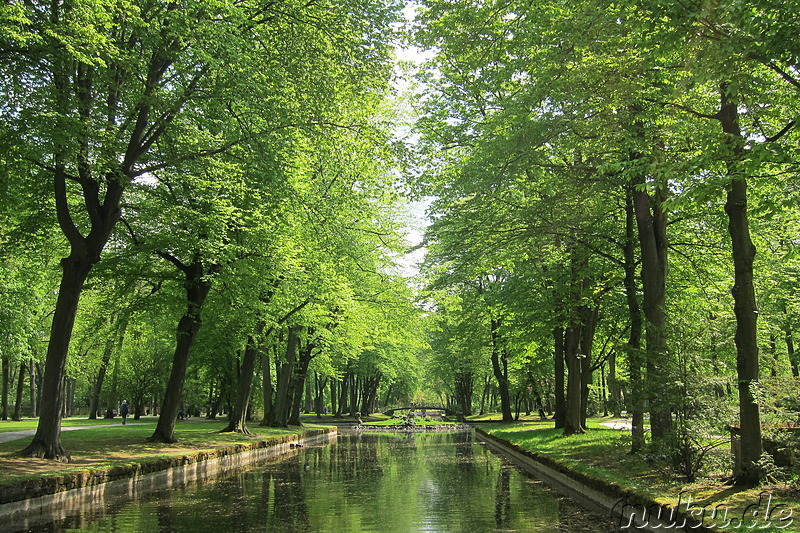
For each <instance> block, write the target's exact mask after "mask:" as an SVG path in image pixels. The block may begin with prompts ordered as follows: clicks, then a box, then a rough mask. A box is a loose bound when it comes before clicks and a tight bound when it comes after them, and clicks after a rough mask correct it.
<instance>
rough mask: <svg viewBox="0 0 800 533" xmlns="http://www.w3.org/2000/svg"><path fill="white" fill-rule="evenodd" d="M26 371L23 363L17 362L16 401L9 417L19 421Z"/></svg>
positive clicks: (20, 418)
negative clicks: (12, 412)
mask: <svg viewBox="0 0 800 533" xmlns="http://www.w3.org/2000/svg"><path fill="white" fill-rule="evenodd" d="M27 373H28V371H27V369H26V368H25V363H24V362H23V363H20V364H19V377H18V378H17V398H16V402H14V414H13V415H11V419H12V420H14V421H16V422H19V421H20V420H22V393H23V392H24V390H25V374H27Z"/></svg>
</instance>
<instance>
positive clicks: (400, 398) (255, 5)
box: [0, 0, 800, 484]
mask: <svg viewBox="0 0 800 533" xmlns="http://www.w3.org/2000/svg"><path fill="white" fill-rule="evenodd" d="M403 7H404V6H403V5H401V4H399V3H397V2H393V1H389V0H385V1H384V0H321V1H311V2H306V1H294V0H286V1H284V0H279V1H275V2H261V1H257V0H255V1H251V0H245V1H241V2H231V1H228V0H223V1H217V2H208V1H194V2H181V1H161V0H145V1H143V2H131V1H128V0H117V1H114V2H111V1H108V0H74V1H70V2H58V1H56V2H51V3H39V2H12V3H7V4H5V5H4V6H3V7H1V8H0V74H2V75H1V76H0V80H2V81H0V93H1V94H2V99H0V116H1V117H2V118H1V119H0V189H2V194H0V265H1V268H0V330H1V332H0V356H1V358H2V410H3V412H2V417H3V418H4V419H7V418H9V417H11V418H16V419H19V418H20V417H22V416H33V415H36V416H39V425H38V430H37V433H36V436H35V437H34V438H33V440H32V441H31V442H30V443H29V445H27V447H25V449H24V450H22V451H21V453H22V454H24V455H29V456H34V457H45V458H50V459H56V460H64V461H68V460H69V459H70V455H69V450H66V449H64V448H63V446H62V445H61V440H60V429H61V418H62V416H64V415H69V414H71V413H73V412H84V413H86V412H88V413H89V416H90V417H96V416H98V413H99V416H103V414H104V413H109V414H110V413H112V412H113V410H114V409H115V408H116V406H117V405H118V402H119V401H120V400H121V399H122V398H123V397H125V398H126V399H127V400H128V402H129V403H130V404H131V406H132V408H133V409H134V416H141V415H142V414H144V413H145V411H147V412H150V411H156V412H158V413H159V414H160V416H159V421H158V425H157V427H156V429H155V431H154V433H153V435H152V437H151V439H152V440H154V441H160V442H171V441H174V439H175V437H174V429H175V421H176V417H177V415H178V413H179V411H181V410H188V411H190V412H198V413H199V412H202V413H203V414H204V415H205V416H209V417H214V416H216V415H217V414H218V413H220V412H223V411H224V412H225V413H226V414H227V417H228V420H229V425H228V427H227V428H226V429H227V430H228V431H237V432H248V431H249V430H248V423H250V424H257V423H261V424H263V425H271V426H286V425H289V424H299V422H300V419H299V415H300V413H301V412H302V411H316V412H318V413H322V412H325V411H327V412H330V413H337V414H351V415H354V414H355V413H357V412H360V413H364V414H366V413H370V412H373V411H375V410H377V409H379V408H380V407H382V406H387V405H399V404H403V403H405V402H408V401H413V400H414V399H415V398H420V397H425V398H437V401H441V402H444V403H446V404H447V405H448V407H454V408H457V409H458V410H460V411H461V412H463V413H464V414H467V415H468V414H472V413H476V412H485V411H488V410H491V409H495V408H496V409H497V410H499V411H500V413H501V414H502V418H503V420H505V421H511V420H513V419H514V418H515V417H517V416H518V415H519V413H520V412H521V411H530V410H531V409H532V408H534V409H536V410H538V409H540V408H541V410H542V412H543V413H546V414H549V415H552V416H553V418H554V423H555V425H556V427H560V428H563V429H564V434H565V435H571V434H575V433H581V432H583V431H584V430H585V428H586V418H587V416H591V415H593V414H603V413H609V414H615V415H617V416H621V415H622V414H623V413H626V414H628V415H629V416H630V418H631V422H632V430H631V452H633V453H637V452H640V451H642V450H643V449H644V448H646V447H651V446H658V447H660V448H659V449H661V450H663V451H664V454H665V455H666V456H667V457H670V458H671V459H672V461H673V463H674V465H675V466H676V468H678V469H682V472H683V474H685V475H686V476H689V477H692V476H693V475H694V474H695V473H696V471H697V469H698V468H700V464H701V461H700V459H702V457H703V455H704V453H705V452H706V451H707V450H706V448H705V447H706V446H707V442H708V441H707V437H708V436H709V435H719V434H721V433H725V434H727V431H728V430H729V429H730V428H734V429H733V430H732V431H734V432H735V433H736V438H737V439H738V441H739V449H740V454H739V461H737V464H736V466H735V472H734V474H735V476H736V479H737V480H738V481H739V482H741V483H744V484H750V483H753V482H756V481H758V480H759V479H760V478H761V477H763V476H764V475H765V472H766V471H767V470H768V469H766V467H765V462H768V461H769V457H768V456H765V455H764V454H763V452H764V447H763V445H762V443H763V442H764V440H763V439H764V437H766V436H768V437H770V438H774V437H775V428H776V427H779V426H782V425H786V424H787V423H795V422H796V421H797V420H796V418H797V413H798V411H800V404H798V398H800V387H798V359H800V356H798V355H797V354H795V349H794V340H795V328H796V327H797V324H798V318H800V301H799V300H798V296H797V295H798V289H800V281H799V280H798V265H800V263H799V262H798V257H800V254H798V252H799V251H800V248H799V247H800V240H799V238H800V237H798V229H800V189H798V185H797V184H798V183H800V181H798V180H797V168H798V161H800V154H799V153H798V146H800V145H799V144H798V135H799V134H798V131H797V127H796V120H797V116H798V111H799V110H800V71H799V70H798V61H799V58H800V44H798V41H797V35H796V29H797V28H798V27H800V4H799V3H798V2H797V0H789V1H783V2H776V1H775V0H772V1H768V0H743V1H734V0H719V1H717V2H694V1H691V0H687V1H683V0H679V1H675V2H667V3H665V2H655V1H649V0H638V1H634V0H631V1H627V0H622V1H615V2H610V1H606V0H587V1H585V2H534V3H530V2H516V1H504V2H494V1H489V2H478V1H475V2H471V1H466V2H452V1H445V0H423V1H422V2H420V5H416V6H413V8H414V10H415V11H416V13H417V18H416V19H415V20H414V22H412V23H404V22H403V16H402V11H401V9H402V8H403ZM409 10H410V9H409ZM400 44H405V45H406V46H409V45H413V46H416V47H419V48H420V49H424V50H428V53H429V54H430V57H431V59H430V60H429V61H427V62H426V64H425V65H420V66H419V68H418V69H417V72H416V83H415V84H412V85H411V89H409V90H410V91H412V92H413V94H412V95H411V96H410V97H409V96H408V95H406V97H405V99H402V100H401V98H399V96H400V95H398V94H396V93H397V90H396V89H393V87H397V85H396V84H394V85H393V79H394V78H395V77H396V76H397V75H398V72H400V69H399V68H398V67H397V65H396V54H397V52H396V50H397V47H398V46H399V45H400ZM407 108H411V110H412V113H413V115H414V125H413V128H412V129H413V134H412V135H411V136H410V137H409V138H410V139H413V141H414V142H403V141H402V140H401V139H398V135H399V134H398V131H400V130H399V129H398V124H400V123H401V122H403V121H404V120H405V118H404V117H405V116H406V115H407V113H406V112H405V111H404V112H403V113H401V112H400V111H399V110H401V109H407ZM401 129H402V128H401ZM423 197H425V198H428V199H429V200H430V208H429V212H428V217H429V219H430V222H431V223H430V226H429V227H428V228H427V230H426V234H425V241H424V244H425V247H426V249H427V255H426V259H425V262H424V264H423V266H422V271H421V273H420V276H419V278H418V279H416V280H410V279H407V278H404V277H403V276H401V275H400V272H401V270H400V269H399V267H398V266H397V264H396V262H397V260H398V258H400V257H402V256H403V255H404V254H405V253H406V252H407V251H408V247H409V243H408V242H407V241H406V239H405V237H404V234H405V232H406V225H407V221H406V218H407V210H406V209H405V207H404V206H405V204H406V202H407V201H408V200H409V199H419V198H423ZM12 408H13V409H12ZM646 426H647V427H649V432H646ZM790 444H791V443H790ZM795 446H796V444H795Z"/></svg>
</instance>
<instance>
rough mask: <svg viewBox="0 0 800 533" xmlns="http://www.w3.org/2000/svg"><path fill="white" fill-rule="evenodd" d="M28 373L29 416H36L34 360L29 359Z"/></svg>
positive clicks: (37, 412) (37, 413)
mask: <svg viewBox="0 0 800 533" xmlns="http://www.w3.org/2000/svg"><path fill="white" fill-rule="evenodd" d="M28 373H29V374H30V376H29V379H30V382H31V383H30V395H31V417H36V416H38V415H39V411H38V409H37V405H38V403H37V401H36V396H37V392H36V364H35V363H34V360H33V359H31V361H30V364H29V365H28Z"/></svg>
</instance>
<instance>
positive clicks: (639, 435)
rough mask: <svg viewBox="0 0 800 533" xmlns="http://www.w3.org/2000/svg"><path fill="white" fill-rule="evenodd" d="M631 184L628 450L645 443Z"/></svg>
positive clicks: (628, 206) (627, 275)
mask: <svg viewBox="0 0 800 533" xmlns="http://www.w3.org/2000/svg"><path fill="white" fill-rule="evenodd" d="M633 189H634V185H633V184H631V185H629V194H626V195H625V243H624V246H623V255H624V258H625V299H626V300H627V304H628V320H629V322H630V335H629V337H628V372H629V374H630V394H629V399H628V402H626V403H628V410H629V411H630V413H631V453H636V452H638V451H639V450H641V449H642V447H643V446H644V398H645V394H644V383H643V381H642V350H641V346H642V312H641V309H640V308H639V299H638V296H637V292H638V287H637V284H636V253H635V246H636V236H635V224H634V205H633Z"/></svg>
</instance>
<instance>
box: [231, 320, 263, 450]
mask: <svg viewBox="0 0 800 533" xmlns="http://www.w3.org/2000/svg"><path fill="white" fill-rule="evenodd" d="M265 326H266V323H265V322H260V323H259V324H258V326H256V331H255V333H254V334H253V335H249V336H248V337H247V346H246V347H245V349H244V356H243V357H242V366H241V368H240V369H239V382H238V383H237V387H236V401H235V402H234V405H233V410H232V411H231V414H230V416H229V417H228V425H227V426H226V427H225V429H223V430H222V432H223V433H225V432H236V433H244V434H245V435H251V433H250V430H249V429H247V408H248V406H249V405H250V392H251V391H252V390H253V378H254V377H255V373H256V360H257V359H258V354H259V345H260V342H261V341H260V340H259V339H260V337H261V334H262V333H263V332H264V328H265Z"/></svg>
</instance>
